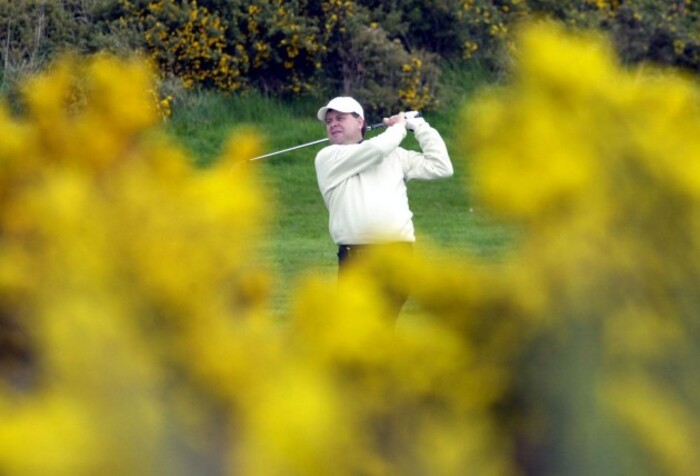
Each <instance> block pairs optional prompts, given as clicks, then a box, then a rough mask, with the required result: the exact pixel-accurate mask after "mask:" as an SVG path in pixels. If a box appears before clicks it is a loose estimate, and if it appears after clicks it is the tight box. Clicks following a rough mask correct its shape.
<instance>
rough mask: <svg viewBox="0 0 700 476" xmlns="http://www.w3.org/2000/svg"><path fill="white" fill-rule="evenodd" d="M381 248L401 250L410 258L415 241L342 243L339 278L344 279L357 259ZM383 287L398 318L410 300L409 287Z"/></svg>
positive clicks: (339, 255) (387, 285) (339, 249)
mask: <svg viewBox="0 0 700 476" xmlns="http://www.w3.org/2000/svg"><path fill="white" fill-rule="evenodd" d="M381 248H387V249H396V250H399V252H400V253H403V254H405V255H406V258H410V257H411V255H412V254H413V243H409V242H398V243H386V244H377V245H364V244H363V245H340V246H338V279H342V278H343V274H344V272H345V271H346V270H347V269H348V267H349V266H352V264H353V263H355V262H356V261H358V260H361V259H363V257H364V256H365V255H367V253H368V252H370V251H372V250H377V249H381ZM383 288H384V289H383V292H384V293H385V294H386V296H387V301H388V302H389V303H390V304H391V314H392V316H393V317H394V318H397V317H398V316H399V313H400V312H401V308H403V306H404V304H406V301H407V300H408V296H409V293H408V290H407V287H406V288H404V289H397V287H396V286H392V285H391V284H390V283H387V284H383Z"/></svg>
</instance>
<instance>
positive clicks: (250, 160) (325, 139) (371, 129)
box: [247, 122, 386, 162]
mask: <svg viewBox="0 0 700 476" xmlns="http://www.w3.org/2000/svg"><path fill="white" fill-rule="evenodd" d="M382 127H386V124H384V123H383V122H379V123H377V124H373V125H371V126H367V130H368V131H373V130H375V129H380V128H382ZM323 142H328V138H327V137H326V138H324V139H318V140H314V141H311V142H307V143H306V144H300V145H295V146H294V147H289V148H288V149H282V150H278V151H276V152H270V153H269V154H265V155H260V156H258V157H253V158H252V159H248V160H247V162H252V161H254V160H260V159H266V158H268V157H273V156H275V155H280V154H284V153H287V152H291V151H293V150H297V149H303V148H304V147H309V146H312V145H316V144H321V143H323Z"/></svg>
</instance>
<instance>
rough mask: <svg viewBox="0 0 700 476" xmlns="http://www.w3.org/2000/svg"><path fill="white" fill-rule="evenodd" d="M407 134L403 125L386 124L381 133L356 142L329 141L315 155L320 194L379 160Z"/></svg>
mask: <svg viewBox="0 0 700 476" xmlns="http://www.w3.org/2000/svg"><path fill="white" fill-rule="evenodd" d="M404 137H406V128H405V127H404V126H402V125H394V126H391V127H387V129H386V131H384V132H383V133H382V134H380V135H378V136H376V137H374V138H372V139H369V140H366V141H363V142H360V143H359V144H348V145H329V146H327V147H324V148H323V149H321V150H320V151H319V152H318V154H317V155H316V159H315V161H314V165H315V167H316V178H317V180H318V186H319V189H320V190H321V193H322V194H324V195H325V194H326V192H328V191H329V190H331V189H333V188H334V187H336V186H337V185H338V184H339V183H341V182H343V181H344V180H346V179H348V178H349V177H352V176H353V175H356V174H358V173H360V172H362V171H363V170H365V169H366V168H368V167H370V166H372V165H376V164H378V163H380V162H381V161H382V160H384V158H385V157H386V156H387V155H389V154H390V153H391V152H392V151H394V150H395V149H396V148H397V147H398V146H399V144H401V141H402V140H403V139H404Z"/></svg>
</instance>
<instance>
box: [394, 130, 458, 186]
mask: <svg viewBox="0 0 700 476" xmlns="http://www.w3.org/2000/svg"><path fill="white" fill-rule="evenodd" d="M415 135H416V140H417V141H418V145H419V146H420V148H421V152H415V151H404V152H405V153H404V154H403V155H402V157H401V159H402V160H401V163H402V167H403V170H404V176H405V177H406V179H408V180H411V179H422V180H430V179H438V178H447V177H451V176H452V174H453V173H454V170H453V168H452V162H451V161H450V155H449V153H448V152H447V146H446V145H445V141H444V140H443V139H442V137H441V136H440V133H439V132H438V131H437V130H435V129H434V128H432V127H431V126H430V125H429V124H428V123H424V124H423V125H422V126H420V127H419V128H418V129H416V131H415Z"/></svg>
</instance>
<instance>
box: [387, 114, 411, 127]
mask: <svg viewBox="0 0 700 476" xmlns="http://www.w3.org/2000/svg"><path fill="white" fill-rule="evenodd" d="M384 124H386V125H387V127H391V126H393V125H394V124H403V125H404V127H405V126H406V114H405V113H404V112H403V111H401V112H400V113H398V114H394V115H393V116H391V117H385V118H384Z"/></svg>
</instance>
